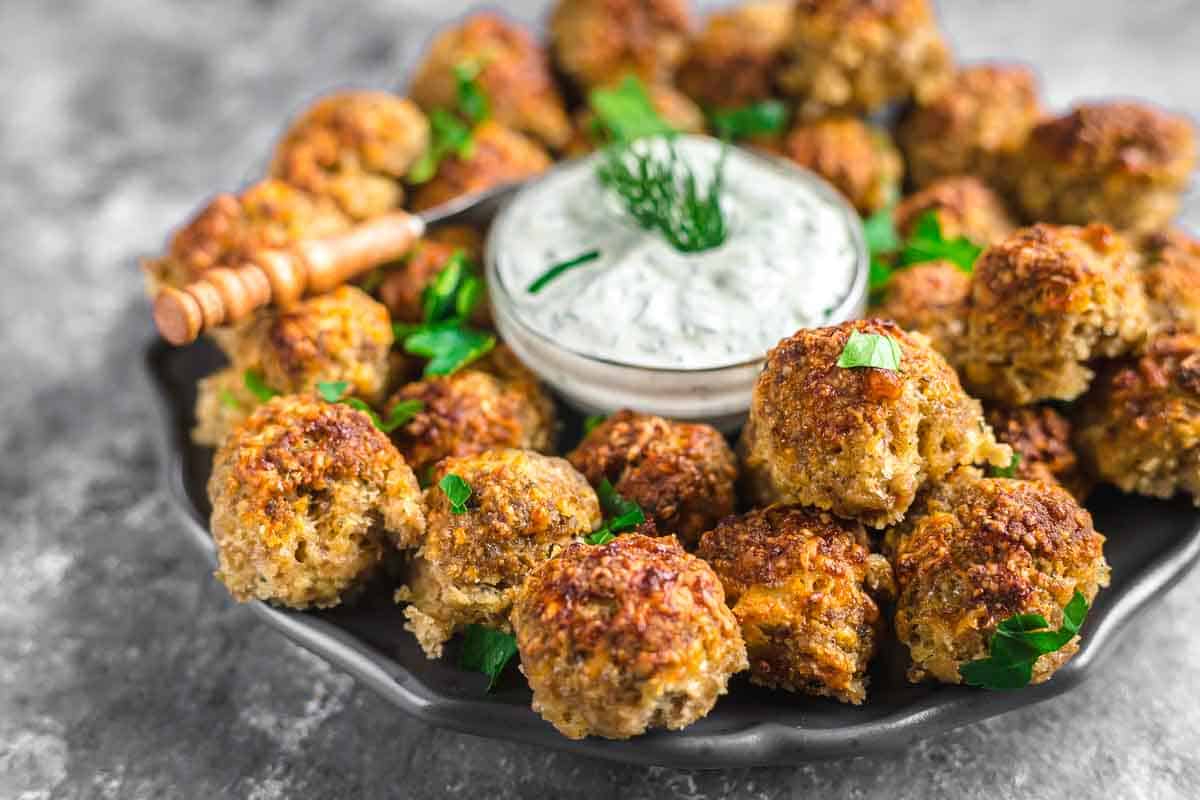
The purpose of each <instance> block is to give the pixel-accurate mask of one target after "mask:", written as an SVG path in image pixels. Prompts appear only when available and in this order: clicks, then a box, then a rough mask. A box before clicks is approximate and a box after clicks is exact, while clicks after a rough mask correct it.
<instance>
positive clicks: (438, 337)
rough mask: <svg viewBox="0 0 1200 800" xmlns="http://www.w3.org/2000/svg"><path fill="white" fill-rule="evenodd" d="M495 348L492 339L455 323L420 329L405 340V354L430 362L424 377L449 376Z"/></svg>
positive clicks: (426, 366) (493, 337) (480, 332)
mask: <svg viewBox="0 0 1200 800" xmlns="http://www.w3.org/2000/svg"><path fill="white" fill-rule="evenodd" d="M495 346H496V337H495V336H492V335H491V334H490V333H483V332H482V331H476V330H472V329H471V328H467V327H464V326H463V325H462V324H461V323H460V322H459V321H458V320H450V321H448V322H441V323H435V324H432V325H425V326H422V327H421V329H420V330H418V331H416V332H415V333H412V334H410V335H409V336H408V337H407V338H406V339H405V340H404V349H405V351H406V352H409V353H412V354H413V355H415V356H423V357H424V358H428V359H429V363H428V364H426V365H425V376H426V377H430V376H433V375H451V374H453V373H455V372H457V371H458V370H460V369H462V368H463V367H465V366H466V365H468V364H470V363H471V362H473V361H475V360H477V359H479V358H481V357H483V356H485V355H487V354H488V353H489V352H490V351H491V349H492V348H493V347H495Z"/></svg>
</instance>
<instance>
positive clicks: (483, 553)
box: [397, 450, 600, 658]
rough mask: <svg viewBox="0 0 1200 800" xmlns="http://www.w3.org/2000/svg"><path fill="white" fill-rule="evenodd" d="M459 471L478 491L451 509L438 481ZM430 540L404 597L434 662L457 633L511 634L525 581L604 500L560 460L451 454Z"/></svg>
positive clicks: (432, 513)
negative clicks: (475, 628)
mask: <svg viewBox="0 0 1200 800" xmlns="http://www.w3.org/2000/svg"><path fill="white" fill-rule="evenodd" d="M450 474H454V475H457V476H459V477H460V478H462V479H463V480H464V481H466V483H467V485H468V486H470V487H471V497H470V499H469V500H468V503H467V510H466V512H465V513H460V514H455V513H453V511H452V509H451V505H450V501H449V500H448V499H447V497H446V494H445V492H443V491H442V489H441V488H439V487H438V485H437V483H438V482H439V481H440V480H441V479H442V478H444V477H445V476H447V475H450ZM425 515H426V519H427V525H426V532H425V538H424V540H423V541H422V542H421V546H420V549H419V550H418V551H417V553H416V555H415V556H414V557H413V560H412V562H411V564H410V567H411V570H410V574H409V578H408V585H407V586H406V587H404V588H402V589H401V590H400V592H399V593H398V594H397V598H398V599H400V600H403V601H407V602H408V603H410V605H409V606H408V608H406V609H405V610H404V615H405V616H406V617H407V618H408V623H407V625H406V626H405V627H407V628H408V630H410V631H412V632H413V633H414V634H415V635H416V637H417V641H419V642H420V644H421V647H422V649H424V651H425V654H426V655H428V656H429V657H430V658H437V657H439V656H440V655H441V653H442V645H443V644H444V643H445V642H446V640H448V639H449V638H450V637H451V636H453V635H454V633H455V631H457V630H460V629H461V628H463V627H465V626H467V625H470V624H472V623H478V624H480V625H486V626H488V627H492V628H499V629H502V630H506V631H507V630H510V626H509V621H508V614H509V611H510V609H511V608H512V603H513V599H514V598H515V597H516V595H517V592H518V591H519V590H520V588H521V584H522V582H524V580H525V577H526V576H527V575H528V574H529V573H530V572H531V571H533V570H534V569H535V568H536V567H537V566H538V565H540V564H541V563H542V562H544V561H545V560H546V559H548V558H551V557H553V556H554V555H555V553H556V552H557V551H558V550H561V549H562V548H564V547H566V546H567V545H568V544H570V543H571V542H573V541H576V540H578V539H580V538H582V537H583V536H586V535H587V534H589V533H591V532H592V531H593V530H595V529H596V528H597V527H599V525H600V503H599V501H598V500H597V499H596V493H595V492H594V491H592V487H590V486H588V483H587V481H586V480H584V478H583V476H582V475H580V474H579V473H578V472H576V471H575V469H574V468H573V467H572V466H571V465H570V464H568V463H567V462H566V461H564V460H562V459H561V458H551V457H549V456H543V455H539V454H537V453H531V452H528V451H525V450H491V451H489V452H486V453H480V454H479V455H474V456H468V457H466V458H448V459H446V460H444V461H442V462H441V463H440V464H439V465H438V466H437V468H436V469H435V471H434V476H433V485H432V486H431V487H430V488H429V489H427V490H426V492H425Z"/></svg>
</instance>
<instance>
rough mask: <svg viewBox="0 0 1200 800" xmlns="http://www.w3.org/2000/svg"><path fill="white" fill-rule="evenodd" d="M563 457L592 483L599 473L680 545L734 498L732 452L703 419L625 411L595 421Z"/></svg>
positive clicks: (718, 515)
mask: <svg viewBox="0 0 1200 800" xmlns="http://www.w3.org/2000/svg"><path fill="white" fill-rule="evenodd" d="M567 458H568V459H569V460H570V462H571V464H572V465H574V467H575V469H577V470H579V471H580V472H582V473H583V475H584V476H585V477H586V478H587V479H588V481H590V482H591V484H592V485H593V486H598V485H599V484H600V482H601V481H603V480H604V479H605V478H607V479H608V480H609V481H610V482H611V483H612V485H613V487H614V488H615V489H616V490H617V492H618V493H619V494H620V495H621V496H622V497H624V498H625V499H626V500H631V501H633V502H635V503H637V504H638V505H640V506H641V507H642V510H643V511H645V512H646V515H647V516H648V517H651V518H652V519H653V520H654V523H655V525H656V526H657V527H658V529H659V530H660V531H661V532H662V533H664V534H668V533H673V534H675V535H676V536H678V537H679V538H680V539H681V540H683V542H684V544H688V545H691V544H695V543H696V542H697V541H699V539H700V534H702V533H704V532H705V531H706V530H708V529H709V528H711V527H712V526H713V525H715V524H716V523H717V522H718V521H719V520H720V519H721V518H722V517H725V516H727V515H729V514H732V513H733V510H734V506H735V504H736V502H737V497H736V495H735V491H734V484H735V482H736V481H737V462H736V460H735V459H734V456H733V451H732V450H730V449H729V445H728V444H726V442H725V437H724V436H722V435H721V434H720V433H719V432H718V431H717V430H715V429H714V428H711V427H709V426H708V425H696V424H691V423H684V422H673V421H672V420H668V419H663V418H662V417H655V416H652V415H650V414H639V413H637V412H634V411H629V410H628V409H626V410H623V411H618V412H617V413H615V414H613V415H612V416H610V417H609V418H608V419H606V420H605V421H604V422H602V423H600V424H599V425H597V426H596V427H595V428H594V429H593V430H592V431H591V433H589V434H588V435H587V436H585V437H584V439H583V441H582V442H580V443H579V446H578V447H576V448H575V450H574V451H573V452H572V453H571V454H570V455H569V456H567Z"/></svg>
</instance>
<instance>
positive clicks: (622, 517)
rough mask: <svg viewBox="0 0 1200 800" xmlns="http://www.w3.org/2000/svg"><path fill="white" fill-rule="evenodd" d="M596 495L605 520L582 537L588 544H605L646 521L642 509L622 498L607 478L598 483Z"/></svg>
mask: <svg viewBox="0 0 1200 800" xmlns="http://www.w3.org/2000/svg"><path fill="white" fill-rule="evenodd" d="M596 495H597V496H598V497H599V498H600V509H601V510H602V511H603V512H604V516H605V517H606V519H605V521H604V525H602V526H601V527H600V528H599V529H597V530H595V531H592V532H591V533H590V534H588V535H587V536H586V537H584V541H586V542H587V543H588V544H607V543H608V542H611V541H612V540H613V539H614V538H615V537H616V535H617V534H619V533H625V532H627V531H631V530H633V529H634V528H636V527H637V526H639V525H641V524H642V523H643V522H645V521H646V513H645V512H644V511H642V507H641V506H639V505H638V504H637V503H635V502H633V501H632V500H626V499H625V498H624V497H622V496H621V495H620V494H619V493H618V492H617V490H616V489H615V488H613V485H612V483H610V482H609V480H608V478H605V479H604V480H602V481H600V486H598V487H597V488H596Z"/></svg>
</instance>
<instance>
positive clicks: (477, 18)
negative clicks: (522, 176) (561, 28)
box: [409, 11, 571, 150]
mask: <svg viewBox="0 0 1200 800" xmlns="http://www.w3.org/2000/svg"><path fill="white" fill-rule="evenodd" d="M460 65H472V66H475V67H477V68H478V69H479V73H478V75H477V77H476V80H477V81H478V83H479V86H480V88H482V89H483V91H484V94H486V95H487V98H488V106H489V110H490V111H491V114H492V116H493V117H495V118H496V119H497V120H498V121H500V122H501V123H503V124H505V125H507V126H509V127H511V128H513V129H515V130H518V131H520V132H522V133H526V134H529V135H530V136H533V137H534V138H536V139H539V140H540V141H541V142H542V143H543V144H545V145H546V146H547V147H549V148H552V149H555V150H557V149H560V148H562V147H563V146H564V145H565V144H566V143H567V140H568V139H569V138H570V136H571V123H570V120H569V119H568V118H567V112H566V107H565V106H564V105H563V99H562V96H561V95H560V94H559V91H558V87H557V86H556V85H555V84H554V78H553V77H552V75H551V73H550V60H549V57H548V56H547V55H546V52H545V51H544V50H543V49H542V47H541V46H540V45H539V44H538V42H537V40H536V39H535V38H534V37H533V35H532V34H531V33H530V32H529V31H528V30H526V29H525V28H524V27H522V26H521V25H519V24H517V23H515V22H513V21H512V20H510V19H508V18H507V17H505V16H504V15H502V14H498V13H495V12H492V11H485V12H479V13H475V14H472V15H471V16H469V17H467V18H466V19H465V20H463V21H462V22H461V23H459V24H457V25H454V26H451V27H449V28H446V29H445V30H443V31H442V32H441V33H439V34H438V35H437V37H436V38H434V40H433V42H432V43H430V45H429V49H428V50H427V51H426V53H425V58H424V60H423V61H422V62H421V65H420V66H419V67H418V68H417V71H416V74H415V76H414V77H413V79H412V83H411V84H410V85H409V93H410V94H411V95H412V98H413V100H415V101H417V103H419V104H420V105H421V107H422V108H424V109H425V110H426V111H431V110H432V109H435V108H454V107H455V106H456V105H457V103H458V84H457V80H456V76H455V69H456V68H457V67H459V66H460Z"/></svg>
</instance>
